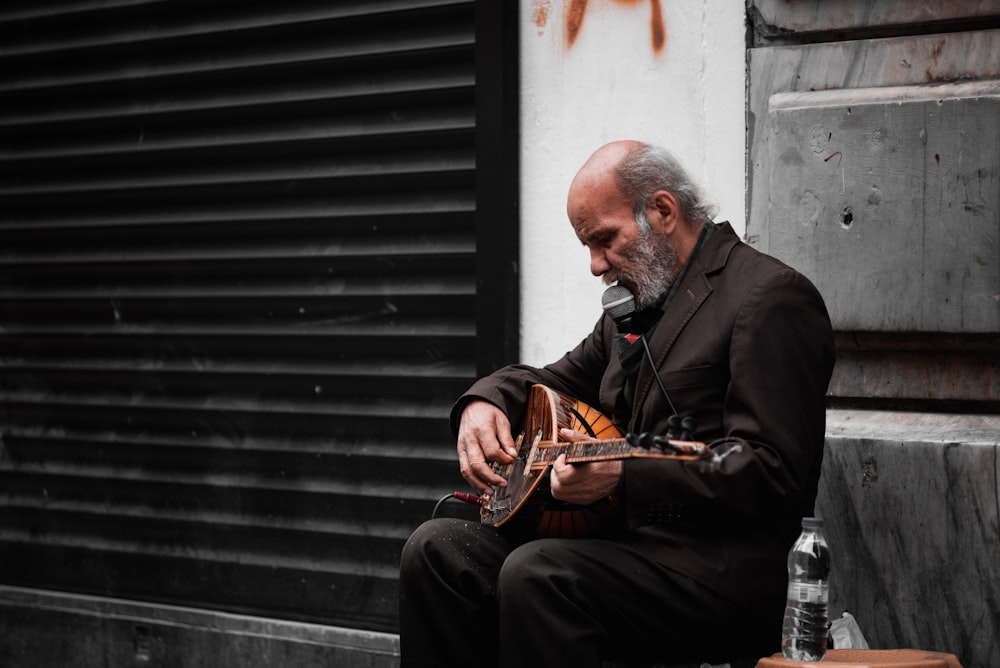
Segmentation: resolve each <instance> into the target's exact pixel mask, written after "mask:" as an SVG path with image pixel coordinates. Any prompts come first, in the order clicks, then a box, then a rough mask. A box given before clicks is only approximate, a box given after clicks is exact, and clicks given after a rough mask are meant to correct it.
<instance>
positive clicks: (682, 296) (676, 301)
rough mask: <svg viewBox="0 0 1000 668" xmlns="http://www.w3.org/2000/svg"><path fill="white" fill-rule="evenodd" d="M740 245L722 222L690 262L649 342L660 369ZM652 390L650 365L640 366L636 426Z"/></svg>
mask: <svg viewBox="0 0 1000 668" xmlns="http://www.w3.org/2000/svg"><path fill="white" fill-rule="evenodd" d="M739 243H740V240H739V237H737V236H736V233H735V232H734V231H733V229H732V227H731V226H730V225H729V223H722V224H721V225H720V226H719V229H717V230H716V231H715V234H713V235H712V236H711V238H709V239H708V241H707V242H706V243H705V247H704V248H702V249H701V252H700V253H699V254H698V256H697V257H695V258H693V259H691V260H690V262H691V266H690V268H689V269H688V271H687V274H686V275H685V276H684V279H683V282H682V283H681V285H680V287H679V288H678V290H677V292H676V294H675V295H674V297H673V299H672V300H671V302H670V304H668V305H667V309H666V311H664V313H663V316H662V317H661V318H660V323H659V324H658V325H657V326H656V330H655V331H654V332H653V336H652V338H651V340H650V341H649V350H650V352H651V353H652V355H653V361H654V362H655V364H656V368H657V369H659V368H661V367H662V366H663V362H664V360H665V359H666V357H667V355H668V354H669V353H670V348H671V347H672V346H673V345H674V342H675V341H676V340H677V337H679V336H680V334H681V332H683V331H684V329H685V327H687V325H688V323H689V322H690V321H691V318H692V317H693V316H694V314H695V313H696V312H697V311H698V309H699V308H701V305H702V304H703V303H704V302H705V300H706V299H708V298H709V296H711V294H712V285H711V283H709V280H708V276H709V275H710V274H714V273H716V272H718V271H719V270H720V269H722V268H723V267H725V265H726V260H727V259H728V258H729V254H730V252H732V250H733V248H734V247H735V246H736V245H737V244H739ZM652 387H653V374H652V370H651V369H650V368H649V365H648V364H643V365H641V366H640V367H639V374H638V376H637V377H636V400H635V402H634V403H633V405H632V423H633V424H635V423H636V422H635V421H636V420H637V419H638V416H639V411H640V409H641V408H642V405H643V404H644V403H645V401H646V397H647V395H648V394H649V392H650V389H651V388H652Z"/></svg>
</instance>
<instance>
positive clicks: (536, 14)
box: [531, 0, 552, 34]
mask: <svg viewBox="0 0 1000 668" xmlns="http://www.w3.org/2000/svg"><path fill="white" fill-rule="evenodd" d="M550 9H552V2H551V0H535V1H534V2H533V3H532V11H531V17H532V20H533V21H534V22H535V26H537V27H538V33H539V34H541V33H542V31H543V30H544V29H545V26H546V24H548V22H549V10H550Z"/></svg>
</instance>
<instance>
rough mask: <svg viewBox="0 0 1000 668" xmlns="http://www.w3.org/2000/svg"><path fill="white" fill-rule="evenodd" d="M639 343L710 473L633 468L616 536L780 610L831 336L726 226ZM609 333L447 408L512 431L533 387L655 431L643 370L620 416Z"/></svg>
mask: <svg viewBox="0 0 1000 668" xmlns="http://www.w3.org/2000/svg"><path fill="white" fill-rule="evenodd" d="M689 265H690V266H689V268H688V270H687V272H686V273H685V275H684V277H683V278H682V282H681V284H680V285H679V286H678V290H677V292H676V294H675V296H674V297H673V299H672V300H671V301H670V303H669V305H668V306H667V309H666V311H665V312H664V314H663V316H662V318H661V320H660V322H659V324H658V326H657V327H656V329H655V330H654V331H653V332H652V334H651V335H650V336H649V339H648V343H649V348H650V351H651V353H652V358H653V362H654V364H655V368H656V373H657V374H658V375H659V377H660V380H661V381H662V383H663V385H664V386H665V389H666V391H667V393H668V394H669V397H670V400H671V402H672V403H673V405H674V406H675V407H676V409H677V412H678V413H679V414H680V415H682V416H691V417H693V418H694V419H695V422H696V425H697V426H696V429H695V432H694V434H693V436H694V438H695V439H697V440H700V441H705V442H707V443H710V444H711V445H712V447H713V449H714V450H716V451H717V452H719V453H720V454H721V453H723V452H725V451H727V450H729V449H730V448H732V447H733V446H734V445H738V446H739V447H740V450H741V451H740V452H738V453H735V454H732V455H730V456H728V457H725V458H724V459H723V460H722V461H721V462H715V463H712V462H707V461H706V462H698V463H680V462H673V461H662V460H646V459H632V460H627V461H626V462H625V463H624V473H623V477H622V481H621V484H620V486H619V497H620V499H621V502H622V505H623V507H624V510H625V514H626V521H627V526H628V529H629V530H628V531H627V532H626V533H625V534H623V536H622V539H623V540H630V541H637V542H638V543H640V544H642V545H644V546H645V548H644V549H647V550H648V552H649V554H650V555H651V556H653V557H654V558H655V559H657V560H658V561H660V562H661V563H663V564H664V565H667V566H669V567H670V568H672V569H675V570H677V571H680V572H682V573H684V574H685V575H688V576H690V577H692V578H694V579H696V580H698V581H699V582H702V583H703V584H705V585H707V586H709V587H711V588H712V589H714V590H716V591H717V592H719V593H720V594H723V595H725V596H727V597H729V598H730V599H732V600H733V602H734V603H737V604H739V605H742V606H746V607H747V608H749V609H754V610H760V611H761V612H763V611H764V610H767V611H768V612H769V613H773V611H774V609H775V606H780V605H782V604H783V601H784V595H785V578H786V575H787V572H786V566H785V559H786V555H787V552H788V549H789V548H790V547H791V544H792V542H794V539H795V538H796V536H797V535H798V533H799V524H800V519H801V517H803V516H809V515H811V514H812V513H813V503H814V500H815V497H816V491H817V484H818V480H819V474H820V466H821V463H822V457H823V444H824V434H825V415H826V413H825V395H826V390H827V386H828V383H829V380H830V375H831V372H832V368H833V362H834V345H833V334H832V330H831V326H830V320H829V317H828V315H827V311H826V307H825V305H824V303H823V300H822V298H821V296H820V295H819V293H818V292H817V290H816V289H815V287H814V286H813V285H812V283H810V282H809V280H807V279H806V278H805V277H804V276H802V275H801V274H799V273H798V272H796V271H794V270H793V269H791V268H790V267H788V266H786V265H784V264H782V263H781V262H779V261H778V260H776V259H774V258H772V257H769V256H767V255H764V254H762V253H760V252H758V251H756V250H755V249H753V248H751V247H749V246H747V245H746V244H743V243H742V242H740V240H739V238H738V237H737V236H736V234H735V233H734V232H733V230H732V228H731V227H730V226H729V225H728V223H724V224H722V225H721V226H719V228H718V230H717V231H716V232H715V233H714V234H713V235H712V236H711V237H709V239H708V240H707V242H706V243H705V246H704V247H703V248H702V250H701V251H700V253H699V254H698V255H697V256H696V257H694V258H693V259H692V260H690V262H689ZM616 334H617V330H616V327H615V324H614V322H613V321H612V320H611V319H610V318H608V317H606V316H602V317H601V319H600V320H599V321H598V323H597V325H596V326H595V328H594V330H593V332H591V334H590V335H589V336H587V337H586V338H585V339H584V340H583V341H582V342H581V343H580V344H579V345H578V346H577V347H576V348H575V349H573V350H572V351H570V352H569V353H567V354H566V355H565V356H564V357H563V358H562V359H560V360H559V361H557V362H555V363H553V364H549V365H547V366H545V367H543V368H541V369H537V368H533V367H528V366H525V365H514V366H509V367H505V368H503V369H500V370H499V371H497V372H495V373H493V374H491V375H490V376H487V377H485V378H483V379H481V380H479V381H478V382H476V383H475V384H474V385H473V386H472V387H471V388H470V389H469V391H468V392H467V393H466V394H465V395H463V397H462V398H460V399H459V401H458V403H457V404H456V406H455V408H454V410H453V411H452V425H453V427H456V426H457V419H458V418H459V416H460V411H461V409H462V407H463V406H464V405H465V403H467V402H468V401H469V400H471V399H474V398H481V399H485V400H487V401H490V402H492V403H494V404H496V405H497V406H499V407H500V408H501V409H503V410H504V411H505V412H506V413H507V415H508V417H509V418H510V420H511V424H512V425H515V426H517V425H519V424H520V423H521V421H522V420H523V411H524V402H525V398H526V396H527V392H528V389H529V388H530V386H531V385H532V384H533V383H544V384H547V385H550V386H552V387H554V388H557V389H559V390H561V391H563V392H566V393H568V394H570V395H572V396H575V397H577V398H578V399H580V400H582V401H584V402H585V403H588V404H590V405H592V406H595V407H598V408H600V409H601V410H602V411H604V412H605V413H606V414H607V415H609V416H610V417H612V419H613V420H614V421H615V423H616V424H618V425H619V427H620V428H622V429H623V430H625V429H627V425H629V424H632V425H634V426H635V431H637V432H652V433H655V434H665V433H666V432H667V419H668V418H669V417H670V415H671V411H670V409H669V407H668V406H669V404H668V402H667V400H666V398H665V397H664V396H663V392H662V391H661V389H660V387H659V385H658V384H657V383H656V382H655V379H654V376H653V369H652V365H650V364H649V363H648V361H647V362H645V363H644V364H643V365H642V366H641V367H640V371H639V374H638V377H637V381H636V395H635V400H634V402H633V403H632V410H631V414H628V413H626V411H627V410H628V407H629V404H628V403H627V402H625V401H623V397H622V388H623V385H624V374H623V371H622V368H621V364H620V363H619V361H618V353H617V342H616V340H615V337H616Z"/></svg>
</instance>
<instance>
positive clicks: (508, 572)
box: [399, 518, 784, 668]
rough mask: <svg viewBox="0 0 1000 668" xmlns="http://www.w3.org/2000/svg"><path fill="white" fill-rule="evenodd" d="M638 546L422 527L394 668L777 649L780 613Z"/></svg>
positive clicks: (467, 527)
mask: <svg viewBox="0 0 1000 668" xmlns="http://www.w3.org/2000/svg"><path fill="white" fill-rule="evenodd" d="M645 540H646V539H644V538H643V536H641V535H640V534H634V533H627V534H624V535H622V536H621V537H620V538H618V537H616V539H615V540H601V539H589V538H588V539H581V538H572V539H560V538H545V539H540V540H534V541H530V542H527V543H524V544H515V543H512V542H510V541H509V540H507V539H506V538H505V537H504V536H503V535H502V534H501V533H500V532H498V531H497V530H495V529H493V528H492V527H488V526H484V525H482V524H479V523H478V522H468V521H465V520H459V519H452V518H441V519H435V520H430V521H428V522H426V523H424V524H423V525H421V526H420V527H419V528H418V529H417V530H416V531H415V532H414V533H413V535H412V536H411V537H410V539H409V540H408V541H407V543H406V546H405V547H404V548H403V553H402V559H401V564H400V601H399V604H400V607H399V615H400V618H399V624H400V649H401V652H402V667H403V668H415V667H417V666H447V667H449V668H452V667H457V666H471V665H475V666H480V667H481V666H501V667H505V668H514V667H517V668H529V667H531V666H545V667H546V668H550V667H553V666H556V667H558V666H573V667H574V668H585V667H588V666H590V667H593V668H598V667H599V666H600V665H601V663H602V662H603V661H604V660H606V659H612V658H613V659H627V660H635V661H641V660H646V661H660V662H663V661H670V662H672V663H674V662H676V663H682V662H689V661H690V662H696V661H697V662H700V661H716V662H722V661H725V660H730V659H733V658H740V657H761V656H768V655H770V654H771V653H773V652H774V651H777V650H778V648H780V633H781V610H780V609H779V610H777V611H775V610H773V605H772V606H770V607H771V609H770V610H769V611H768V614H766V615H762V614H761V613H760V611H756V612H754V611H747V610H741V609H739V608H738V607H737V606H735V605H734V604H733V603H731V602H730V601H728V600H727V599H725V598H723V597H722V596H719V595H718V594H716V593H715V592H713V591H711V590H709V589H707V588H706V587H703V586H701V585H699V584H698V583H697V582H695V581H693V580H691V579H690V578H688V577H686V576H684V575H681V574H680V573H677V572H676V571H673V570H671V569H670V568H668V567H665V566H664V565H662V564H659V563H657V562H655V561H654V560H652V559H650V558H649V557H648V556H646V552H647V551H648V543H647V542H644V541H645ZM644 547H645V548H647V549H644ZM783 595H784V592H782V593H781V597H782V598H783Z"/></svg>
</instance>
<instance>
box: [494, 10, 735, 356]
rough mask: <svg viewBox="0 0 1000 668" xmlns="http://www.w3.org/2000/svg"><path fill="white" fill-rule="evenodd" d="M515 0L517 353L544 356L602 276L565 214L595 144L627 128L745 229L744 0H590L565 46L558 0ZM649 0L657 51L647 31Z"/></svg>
mask: <svg viewBox="0 0 1000 668" xmlns="http://www.w3.org/2000/svg"><path fill="white" fill-rule="evenodd" d="M498 1H501V0H498ZM503 1H506V0H503ZM519 1H520V2H521V9H520V20H521V226H522V229H521V323H522V325H521V361H523V362H525V363H527V364H534V365H542V364H545V363H548V362H551V361H553V360H555V359H557V358H558V357H560V356H562V355H563V353H565V352H566V351H567V350H569V349H571V348H573V347H574V346H575V345H576V344H577V343H578V342H579V341H580V339H581V338H583V337H584V336H586V335H587V333H589V332H590V330H591V329H592V328H593V326H594V323H595V322H596V321H597V318H598V317H600V314H601V294H602V293H603V291H604V285H603V283H602V282H601V281H600V279H598V278H596V277H594V276H592V275H591V274H590V269H589V256H588V253H587V251H586V249H585V248H584V247H583V246H582V245H581V244H580V243H579V241H577V239H576V237H575V236H574V235H573V232H572V228H571V227H570V225H569V221H568V219H567V217H566V191H567V189H568V188H569V183H570V181H571V180H572V178H573V176H574V175H575V174H576V171H577V170H578V169H579V168H580V166H581V165H582V164H583V162H584V161H585V160H586V159H587V157H588V156H590V154H591V153H592V152H593V151H594V150H595V149H596V148H597V147H598V146H600V145H602V144H604V143H606V142H609V141H613V140H616V139H639V140H643V141H647V142H650V143H653V144H658V145H661V146H665V147H667V148H669V149H670V150H672V151H673V152H674V153H675V154H676V155H677V157H678V158H679V159H680V160H681V162H682V164H684V166H685V168H687V169H688V171H689V172H690V173H691V174H692V176H693V177H694V178H695V179H696V180H698V181H699V183H701V184H702V186H703V188H704V190H705V194H706V196H707V198H708V199H709V200H710V201H712V202H714V203H716V204H717V205H718V206H719V215H718V216H717V218H716V220H729V221H730V222H731V223H733V226H734V227H735V228H736V231H737V233H739V234H743V232H744V230H745V228H746V224H745V217H744V206H745V200H744V189H745V177H744V172H745V131H746V129H745V122H746V121H745V118H746V117H745V108H746V104H745V62H746V60H745V30H744V3H743V2H742V0H589V2H587V3H586V14H585V15H584V18H583V23H582V25H581V28H580V30H579V32H578V34H577V38H576V40H575V42H574V43H573V44H572V45H571V46H570V45H568V44H567V40H566V18H567V11H568V9H569V7H570V6H571V4H572V3H571V2H570V0H519ZM657 4H658V5H659V6H660V7H661V8H662V13H663V23H664V24H665V27H666V41H665V44H664V46H663V49H662V51H661V52H660V53H654V49H653V40H652V37H651V35H652V31H651V18H652V13H653V7H654V6H655V5H657Z"/></svg>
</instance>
